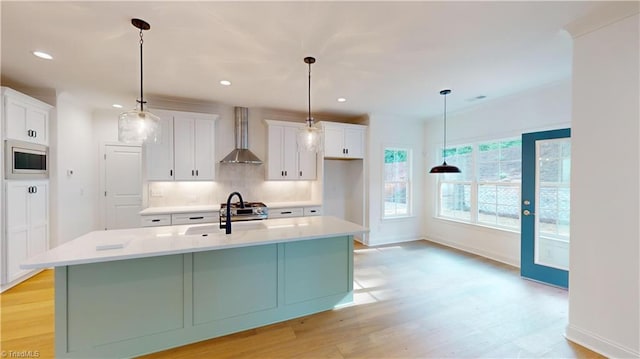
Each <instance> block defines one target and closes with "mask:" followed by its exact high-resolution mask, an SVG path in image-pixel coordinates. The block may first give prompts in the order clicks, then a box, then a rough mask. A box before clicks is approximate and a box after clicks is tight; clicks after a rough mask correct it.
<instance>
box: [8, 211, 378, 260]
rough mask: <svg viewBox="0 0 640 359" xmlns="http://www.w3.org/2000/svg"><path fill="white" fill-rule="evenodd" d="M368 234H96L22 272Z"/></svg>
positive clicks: (299, 223)
mask: <svg viewBox="0 0 640 359" xmlns="http://www.w3.org/2000/svg"><path fill="white" fill-rule="evenodd" d="M367 232H368V230H367V229H366V228H364V227H362V226H360V225H358V224H355V223H352V222H347V221H345V220H342V219H339V218H336V217H332V216H315V217H297V218H278V219H267V220H263V221H248V222H233V223H232V233H231V234H229V235H227V234H225V233H224V229H220V228H218V224H217V223H216V224H213V225H211V224H199V225H180V226H164V227H145V228H133V229H117V230H109V231H94V232H90V233H87V234H85V235H83V236H80V237H78V238H76V239H74V240H72V241H69V242H67V243H64V244H62V245H60V246H58V247H56V248H53V249H51V250H49V251H47V252H45V253H42V254H39V255H37V256H34V257H31V258H29V259H28V260H27V261H25V262H23V263H21V265H20V267H21V268H23V269H37V268H49V267H59V266H68V265H76V264H86V263H98V262H109V261H115V260H123V259H133V258H145V257H156V256H163V255H171V254H181V253H192V252H203V251H211V250H218V249H226V248H237V247H248V246H255V245H263V244H271V243H282V242H293V241H300V240H311V239H319V238H329V237H338V236H344V235H355V234H361V233H367ZM203 234H206V236H204V235H203Z"/></svg>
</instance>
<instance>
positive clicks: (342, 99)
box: [338, 97, 347, 102]
mask: <svg viewBox="0 0 640 359" xmlns="http://www.w3.org/2000/svg"><path fill="white" fill-rule="evenodd" d="M338 102H347V99H346V98H344V97H338Z"/></svg>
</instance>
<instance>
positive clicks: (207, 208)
mask: <svg viewBox="0 0 640 359" xmlns="http://www.w3.org/2000/svg"><path fill="white" fill-rule="evenodd" d="M265 204H266V205H267V208H274V209H275V208H290V207H316V206H321V205H322V203H320V202H316V201H298V202H265ZM219 210H220V205H219V204H210V205H193V206H163V207H148V208H145V209H143V210H142V211H140V215H143V216H152V215H158V214H173V213H176V214H177V213H198V212H217V211H219Z"/></svg>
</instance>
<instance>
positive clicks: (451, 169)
mask: <svg viewBox="0 0 640 359" xmlns="http://www.w3.org/2000/svg"><path fill="white" fill-rule="evenodd" d="M429 173H460V169H459V168H458V167H456V166H451V165H448V164H447V162H446V161H445V162H442V164H441V165H440V166H435V167H433V168H432V169H431V171H429Z"/></svg>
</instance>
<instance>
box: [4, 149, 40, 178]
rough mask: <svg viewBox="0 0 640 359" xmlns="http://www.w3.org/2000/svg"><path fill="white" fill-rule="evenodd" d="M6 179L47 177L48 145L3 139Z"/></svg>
mask: <svg viewBox="0 0 640 359" xmlns="http://www.w3.org/2000/svg"><path fill="white" fill-rule="evenodd" d="M4 154H5V161H4V165H5V171H4V177H5V178H6V179H41V178H49V147H47V146H44V145H39V144H35V143H29V142H24V141H17V140H5V147H4Z"/></svg>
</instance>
